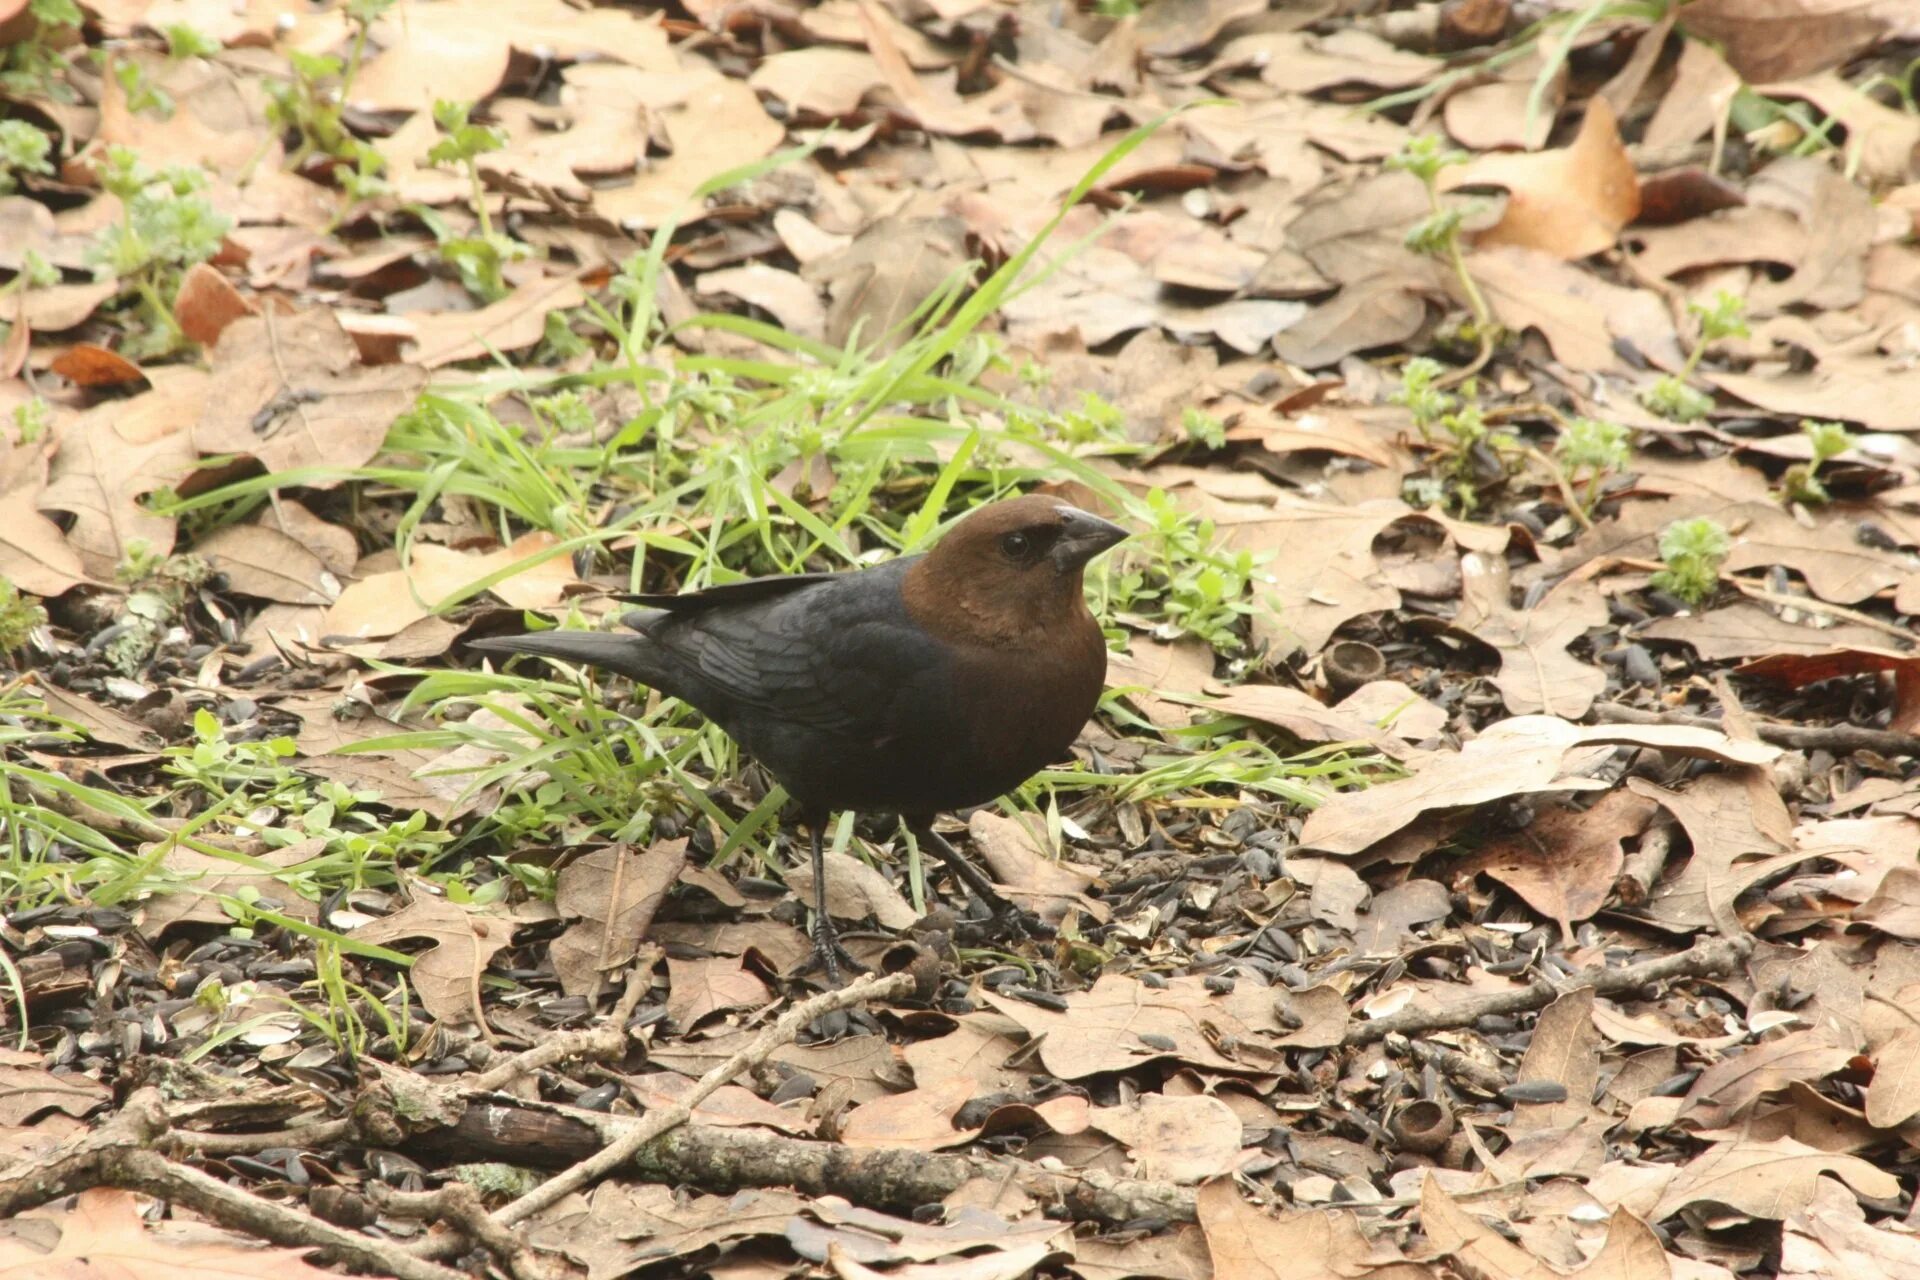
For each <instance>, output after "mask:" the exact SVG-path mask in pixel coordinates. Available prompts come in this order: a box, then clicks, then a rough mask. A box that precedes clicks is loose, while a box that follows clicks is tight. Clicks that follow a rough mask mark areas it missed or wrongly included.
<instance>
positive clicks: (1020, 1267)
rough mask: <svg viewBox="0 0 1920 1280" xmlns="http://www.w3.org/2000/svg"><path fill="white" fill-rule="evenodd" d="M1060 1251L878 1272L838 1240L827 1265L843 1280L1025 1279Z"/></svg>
mask: <svg viewBox="0 0 1920 1280" xmlns="http://www.w3.org/2000/svg"><path fill="white" fill-rule="evenodd" d="M1057 1252H1058V1250H1056V1249H1055V1248H1054V1247H1053V1246H1052V1245H1048V1244H1020V1245H1014V1246H1013V1247H1012V1248H1010V1249H999V1250H994V1251H993V1252H990V1253H982V1254H976V1255H975V1256H973V1257H971V1258H954V1259H953V1260H951V1261H948V1262H910V1263H908V1264H907V1265H906V1266H904V1267H892V1268H889V1269H888V1270H886V1271H876V1270H874V1269H873V1268H872V1267H869V1266H866V1265H865V1264H863V1263H860V1262H857V1261H855V1260H854V1259H853V1258H852V1257H851V1256H849V1255H848V1253H847V1250H846V1246H845V1245H843V1244H840V1243H839V1242H838V1241H835V1242H834V1243H833V1244H832V1245H829V1246H828V1248H827V1266H828V1267H829V1268H831V1269H832V1271H833V1273H834V1274H835V1275H836V1276H839V1277H840V1280H1021V1277H1023V1276H1026V1275H1028V1274H1029V1273H1031V1272H1032V1271H1033V1270H1034V1268H1036V1267H1038V1266H1039V1265H1040V1264H1041V1263H1042V1262H1044V1261H1045V1260H1046V1259H1047V1258H1048V1257H1049V1256H1050V1255H1052V1254H1055V1253H1057Z"/></svg>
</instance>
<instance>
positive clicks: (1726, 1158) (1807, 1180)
mask: <svg viewBox="0 0 1920 1280" xmlns="http://www.w3.org/2000/svg"><path fill="white" fill-rule="evenodd" d="M1822 1175H1832V1176H1834V1177H1837V1178H1839V1179H1840V1180H1841V1181H1842V1182H1844V1183H1846V1184H1847V1185H1848V1186H1849V1187H1851V1188H1852V1189H1853V1191H1854V1193H1855V1194H1856V1195H1862V1196H1866V1197H1869V1198H1871V1199H1874V1200H1890V1199H1892V1198H1894V1197H1895V1196H1897V1195H1899V1194H1900V1182H1899V1179H1897V1178H1895V1177H1894V1176H1893V1175H1892V1174H1890V1173H1887V1172H1886V1171H1885V1170H1882V1169H1878V1168H1875V1167H1874V1166H1873V1165H1871V1164H1869V1163H1867V1162H1866V1161H1865V1160H1862V1159H1860V1158H1859V1157H1858V1156H1850V1155H1843V1154H1841V1153H1838V1152H1832V1151H1822V1150H1820V1149H1819V1148H1818V1147H1810V1146H1808V1145H1807V1144H1806V1143H1804V1142H1798V1141H1795V1140H1794V1139H1792V1138H1773V1139H1771V1140H1769V1141H1766V1142H1759V1141H1755V1140H1753V1139H1751V1138H1735V1139H1730V1140H1728V1141H1726V1142H1717V1143H1715V1144H1714V1145H1713V1146H1711V1147H1709V1148H1707V1150H1706V1151H1704V1152H1703V1153H1701V1154H1700V1155H1699V1156H1696V1157H1695V1158H1694V1159H1693V1160H1691V1161H1689V1162H1688V1163H1687V1164H1684V1165H1682V1166H1681V1167H1680V1172H1679V1174H1678V1176H1677V1177H1675V1178H1674V1180H1673V1182H1672V1183H1671V1184H1670V1185H1669V1186H1668V1188H1667V1191H1666V1193H1665V1194H1664V1195H1662V1196H1661V1197H1660V1202H1659V1204H1657V1205H1656V1206H1655V1207H1654V1210H1653V1212H1652V1214H1650V1215H1649V1217H1650V1218H1651V1219H1652V1220H1653V1221H1655V1222H1658V1221H1660V1220H1662V1219H1664V1218H1669V1217H1672V1216H1673V1215H1674V1214H1676V1213H1678V1212H1679V1211H1680V1210H1681V1209H1683V1208H1685V1207H1686V1206H1688V1205H1690V1204H1698V1203H1701V1202H1702V1201H1706V1202H1709V1203H1712V1204H1724V1205H1726V1206H1727V1207H1728V1208H1730V1209H1735V1210H1738V1211H1739V1212H1741V1213H1745V1214H1751V1215H1752V1216H1754V1217H1756V1218H1771V1219H1776V1220H1778V1219H1783V1218H1787V1217H1790V1216H1791V1215H1793V1214H1795V1213H1799V1212H1800V1211H1802V1210H1804V1209H1805V1208H1806V1207H1807V1206H1808V1205H1809V1204H1811V1203H1812V1202H1813V1197H1814V1195H1815V1194H1816V1192H1817V1191H1818V1190H1819V1181H1820V1178H1821V1176H1822Z"/></svg>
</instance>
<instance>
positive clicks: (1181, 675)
mask: <svg viewBox="0 0 1920 1280" xmlns="http://www.w3.org/2000/svg"><path fill="white" fill-rule="evenodd" d="M1212 678H1213V646H1212V645H1210V644H1208V643H1207V642H1206V641H1204V640H1197V639H1194V638H1193V637H1191V636H1188V637H1185V638H1183V639H1180V640H1176V641H1174V642H1172V643H1171V644H1169V643H1166V642H1164V641H1160V640H1152V639H1149V638H1148V637H1146V636H1141V635H1134V636H1129V637H1128V638H1127V652H1125V653H1114V652H1113V651H1112V650H1108V651H1107V688H1109V689H1127V690H1129V692H1128V693H1127V694H1126V699H1127V701H1128V702H1130V703H1132V704H1133V705H1134V706H1135V707H1137V708H1138V709H1139V710H1140V712H1141V714H1143V715H1145V716H1146V717H1147V719H1148V720H1150V721H1152V722H1153V723H1154V724H1155V725H1157V726H1158V727H1160V728H1162V729H1178V728H1182V727H1184V726H1186V725H1188V724H1191V723H1192V722H1193V708H1192V707H1190V706H1187V705H1186V704H1184V703H1182V702H1170V701H1168V700H1167V699H1166V698H1164V697H1157V696H1155V695H1156V694H1184V695H1186V696H1188V697H1191V696H1193V695H1195V694H1198V693H1199V692H1200V691H1201V690H1202V689H1204V688H1205V687H1206V685H1207V681H1209V680H1211V679H1212Z"/></svg>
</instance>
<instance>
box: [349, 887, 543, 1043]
mask: <svg viewBox="0 0 1920 1280" xmlns="http://www.w3.org/2000/svg"><path fill="white" fill-rule="evenodd" d="M518 928H519V925H518V923H517V922H515V921H513V920H510V919H508V918H507V917H505V916H483V915H481V914H479V913H477V912H472V911H468V910H467V909H466V908H464V907H460V906H458V905H456V904H454V903H452V902H449V901H447V900H446V899H445V898H439V897H435V896H433V895H432V894H430V893H428V892H426V890H425V889H424V888H421V887H419V886H418V885H416V886H415V889H414V898H413V901H411V902H409V903H408V904H407V905H406V906H404V907H402V908H401V909H400V910H398V911H396V912H394V913H393V914H392V915H390V916H382V917H381V918H380V919H378V920H371V921H368V922H367V923H366V924H363V925H360V926H358V927H356V928H355V929H353V930H351V931H350V932H349V933H348V934H347V935H346V936H347V937H349V938H351V939H353V940H354V941H355V942H370V943H374V944H376V945H385V944H387V943H391V942H398V941H400V940H402V939H404V938H426V939H428V940H430V941H431V942H432V943H433V945H432V946H431V947H429V948H428V949H427V950H425V951H423V952H421V953H420V954H419V955H418V956H417V957H415V959H414V962H413V967H412V970H411V977H412V981H413V988H414V990H415V991H418V992H419V993H420V1003H421V1005H422V1007H424V1008H425V1009H426V1011H427V1012H428V1013H430V1014H432V1015H433V1016H434V1017H436V1018H438V1019H440V1020H441V1021H443V1022H447V1023H452V1024H470V1025H474V1026H479V1027H481V1028H483V1029H484V1028H485V1026H486V1021H485V1018H484V1016H483V1015H482V1013H481V1008H480V975H481V974H482V973H484V972H485V971H486V968H487V965H488V964H489V963H490V962H491V961H492V960H493V957H494V954H495V953H496V952H498V951H500V950H501V949H502V948H504V947H506V946H507V945H508V944H509V943H511V942H512V941H513V935H514V932H515V931H516V930H517V929H518Z"/></svg>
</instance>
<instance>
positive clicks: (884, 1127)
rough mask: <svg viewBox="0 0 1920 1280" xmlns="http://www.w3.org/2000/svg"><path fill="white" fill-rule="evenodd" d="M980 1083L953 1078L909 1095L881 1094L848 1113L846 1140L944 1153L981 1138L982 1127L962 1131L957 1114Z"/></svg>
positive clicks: (843, 1123) (842, 1124)
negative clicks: (956, 1125)
mask: <svg viewBox="0 0 1920 1280" xmlns="http://www.w3.org/2000/svg"><path fill="white" fill-rule="evenodd" d="M973 1094H974V1083H973V1081H972V1080H971V1079H969V1078H968V1077H966V1076H948V1077H946V1078H945V1079H942V1080H936V1081H934V1082H933V1083H932V1084H926V1085H921V1086H920V1087H919V1088H917V1089H913V1090H910V1091H909V1092H907V1093H900V1094H894V1095H892V1096H891V1097H886V1098H876V1099H874V1100H873V1101H872V1102H867V1103H863V1104H861V1105H860V1106H857V1107H855V1108H854V1109H853V1110H852V1111H850V1112H848V1113H847V1115H846V1117H845V1118H844V1119H842V1120H841V1122H840V1140H841V1141H842V1142H844V1143H846V1144H847V1145H848V1146H849V1147H906V1148H908V1149H910V1150H914V1151H938V1150H940V1149H941V1148H943V1147H953V1146H959V1145H960V1144H961V1143H965V1142H971V1141H972V1140H973V1139H974V1138H975V1137H977V1136H979V1133H980V1130H978V1129H957V1128H955V1127H954V1124H953V1118H954V1116H956V1115H958V1114H959V1112H960V1108H962V1107H964V1106H966V1105H967V1103H968V1102H969V1101H970V1100H971V1099H972V1098H973Z"/></svg>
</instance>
